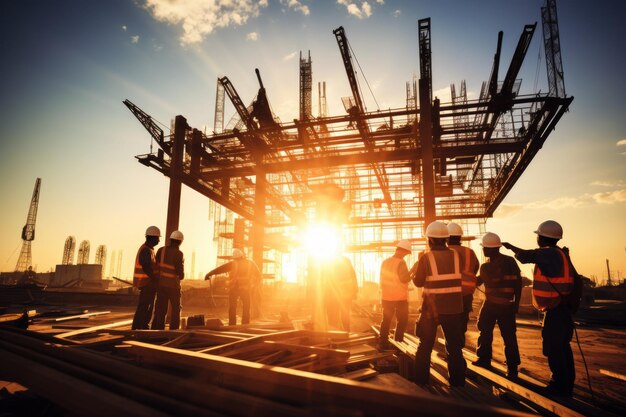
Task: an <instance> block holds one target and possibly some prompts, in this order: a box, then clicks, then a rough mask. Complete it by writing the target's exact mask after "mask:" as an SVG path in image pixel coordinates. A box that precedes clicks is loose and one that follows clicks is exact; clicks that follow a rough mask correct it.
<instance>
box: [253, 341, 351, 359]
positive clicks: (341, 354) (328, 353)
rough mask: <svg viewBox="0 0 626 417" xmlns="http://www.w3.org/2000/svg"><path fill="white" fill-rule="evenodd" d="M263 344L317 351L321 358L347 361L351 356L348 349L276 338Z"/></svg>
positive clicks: (271, 346) (295, 349) (279, 347)
mask: <svg viewBox="0 0 626 417" xmlns="http://www.w3.org/2000/svg"><path fill="white" fill-rule="evenodd" d="M263 344H264V345H267V346H269V347H270V348H272V349H277V350H278V349H280V350H289V351H291V352H306V353H309V354H311V353H315V354H317V355H318V356H319V357H320V358H324V357H332V358H335V359H337V360H340V361H344V362H345V361H347V360H348V358H349V357H350V352H348V351H347V350H340V349H328V348H323V347H315V346H302V345H292V344H289V343H281V342H276V341H274V340H265V341H264V342H263Z"/></svg>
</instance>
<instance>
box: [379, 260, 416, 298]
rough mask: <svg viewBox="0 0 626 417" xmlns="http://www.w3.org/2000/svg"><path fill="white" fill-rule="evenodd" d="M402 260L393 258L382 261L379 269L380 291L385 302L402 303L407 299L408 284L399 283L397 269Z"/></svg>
mask: <svg viewBox="0 0 626 417" xmlns="http://www.w3.org/2000/svg"><path fill="white" fill-rule="evenodd" d="M401 262H404V259H400V258H397V257H395V256H392V257H389V258H387V259H385V260H384V261H383V264H382V265H381V267H380V289H381V290H382V293H383V294H382V298H383V300H385V301H403V300H406V299H408V297H409V283H408V282H402V281H400V276H399V275H398V267H399V266H400V263H401Z"/></svg>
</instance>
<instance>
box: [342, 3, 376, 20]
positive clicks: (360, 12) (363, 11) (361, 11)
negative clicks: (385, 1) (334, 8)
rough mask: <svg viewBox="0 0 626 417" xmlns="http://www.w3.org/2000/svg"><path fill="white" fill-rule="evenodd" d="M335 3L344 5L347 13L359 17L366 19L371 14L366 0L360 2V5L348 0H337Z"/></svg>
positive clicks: (370, 7)
mask: <svg viewBox="0 0 626 417" xmlns="http://www.w3.org/2000/svg"><path fill="white" fill-rule="evenodd" d="M337 4H341V5H342V6H346V10H347V11H348V14H351V15H353V16H355V17H357V18H359V19H366V18H368V17H370V16H371V15H372V6H370V4H369V3H368V2H366V1H363V2H361V7H359V6H358V5H357V4H356V3H352V2H351V1H350V0H337Z"/></svg>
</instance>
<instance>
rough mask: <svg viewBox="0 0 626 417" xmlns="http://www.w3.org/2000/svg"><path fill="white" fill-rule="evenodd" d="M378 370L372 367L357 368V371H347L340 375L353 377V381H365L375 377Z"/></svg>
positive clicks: (348, 377)
mask: <svg viewBox="0 0 626 417" xmlns="http://www.w3.org/2000/svg"><path fill="white" fill-rule="evenodd" d="M377 375H378V372H377V371H376V370H375V369H372V368H363V369H357V370H356V371H351V372H346V373H345V374H341V375H339V376H340V377H342V378H347V379H352V380H353V381H365V380H367V379H371V378H374V377H375V376H377Z"/></svg>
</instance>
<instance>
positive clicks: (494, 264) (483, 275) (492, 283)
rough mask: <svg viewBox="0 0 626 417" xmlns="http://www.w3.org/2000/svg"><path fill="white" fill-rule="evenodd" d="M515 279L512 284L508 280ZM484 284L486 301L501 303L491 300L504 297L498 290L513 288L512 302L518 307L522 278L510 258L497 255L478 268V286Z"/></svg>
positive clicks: (517, 267) (513, 260) (515, 264)
mask: <svg viewBox="0 0 626 417" xmlns="http://www.w3.org/2000/svg"><path fill="white" fill-rule="evenodd" d="M511 277H516V279H515V281H514V282H511V280H510V278H511ZM481 284H485V288H486V289H487V290H486V291H485V293H486V295H487V301H496V302H498V301H502V300H497V299H492V297H493V296H495V297H497V298H501V297H503V296H504V297H506V295H505V294H503V293H500V292H499V291H498V289H503V288H513V290H514V293H513V294H511V295H514V297H515V298H514V300H512V299H511V300H510V301H511V302H515V304H516V305H519V302H520V298H521V296H522V276H521V272H520V269H519V266H518V265H517V263H516V262H515V259H513V258H512V257H510V256H507V255H502V254H500V255H498V256H494V257H492V258H489V261H488V262H485V263H484V264H482V265H481V266H480V275H479V276H478V285H481Z"/></svg>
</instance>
